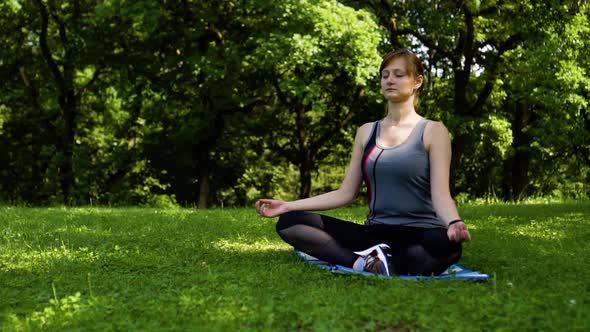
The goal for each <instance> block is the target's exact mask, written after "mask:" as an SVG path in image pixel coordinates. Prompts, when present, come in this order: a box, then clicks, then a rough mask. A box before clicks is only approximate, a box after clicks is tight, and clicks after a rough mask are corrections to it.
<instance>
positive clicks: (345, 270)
mask: <svg viewBox="0 0 590 332" xmlns="http://www.w3.org/2000/svg"><path fill="white" fill-rule="evenodd" d="M295 254H297V256H298V257H299V258H301V259H303V260H304V261H306V262H308V263H310V264H312V265H314V266H317V267H319V268H322V269H324V270H328V271H330V272H333V273H337V274H360V275H364V276H373V277H374V276H378V277H381V278H400V279H409V280H429V279H443V280H480V281H485V280H488V279H489V278H490V276H489V275H487V274H485V273H481V272H479V271H473V270H469V269H466V268H464V267H462V266H461V265H459V264H453V265H451V266H450V267H449V268H448V269H447V270H446V271H445V272H443V273H441V274H439V275H436V276H409V275H396V276H391V277H386V276H382V275H376V274H373V273H369V272H362V271H355V270H353V269H351V268H349V267H346V266H342V265H335V264H331V263H328V262H325V261H322V260H319V259H317V258H315V257H313V256H310V255H308V254H306V253H304V252H301V251H299V250H297V249H295Z"/></svg>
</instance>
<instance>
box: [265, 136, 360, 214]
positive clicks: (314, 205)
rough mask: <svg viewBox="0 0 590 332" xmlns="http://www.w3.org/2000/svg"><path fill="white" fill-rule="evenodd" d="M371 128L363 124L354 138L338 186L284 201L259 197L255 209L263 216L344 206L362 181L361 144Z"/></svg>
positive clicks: (350, 200) (351, 198) (354, 195)
mask: <svg viewBox="0 0 590 332" xmlns="http://www.w3.org/2000/svg"><path fill="white" fill-rule="evenodd" d="M370 130H371V124H364V125H363V126H361V127H360V128H359V129H358V130H357V132H356V136H355V139H354V146H353V149H352V156H351V158H350V164H349V165H348V169H347V170H346V175H345V176H344V180H343V181H342V184H341V185H340V187H339V188H338V189H336V190H333V191H330V192H327V193H325V194H321V195H318V196H314V197H310V198H304V199H300V200H296V201H291V202H285V201H281V200H274V199H259V200H258V201H257V202H256V211H257V212H258V213H259V214H260V215H262V216H265V217H275V216H278V215H280V214H283V213H285V212H289V211H318V210H329V209H334V208H337V207H341V206H345V205H348V204H350V203H352V201H353V200H354V198H355V197H356V194H357V193H358V191H359V188H360V185H361V182H362V172H361V159H362V155H363V144H364V142H365V140H366V138H367V137H368V134H369V132H370Z"/></svg>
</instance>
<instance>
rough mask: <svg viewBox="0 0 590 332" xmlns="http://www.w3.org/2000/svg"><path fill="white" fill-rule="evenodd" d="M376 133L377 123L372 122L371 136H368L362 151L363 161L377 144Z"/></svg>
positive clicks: (377, 129)
mask: <svg viewBox="0 0 590 332" xmlns="http://www.w3.org/2000/svg"><path fill="white" fill-rule="evenodd" d="M378 131H379V121H375V122H373V129H371V136H369V139H368V140H367V142H366V143H365V146H364V149H363V160H365V158H366V157H367V154H369V152H371V149H372V148H373V146H375V145H376V144H377V132H378Z"/></svg>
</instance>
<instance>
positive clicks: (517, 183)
mask: <svg viewBox="0 0 590 332" xmlns="http://www.w3.org/2000/svg"><path fill="white" fill-rule="evenodd" d="M515 112H516V114H515V117H514V122H513V124H512V137H513V141H512V144H513V147H514V157H513V160H512V197H511V198H512V200H522V199H523V198H525V197H526V188H527V187H528V185H529V175H528V170H529V163H530V159H531V153H530V146H529V145H530V142H531V137H530V135H529V134H528V133H527V132H526V130H525V129H526V128H527V127H528V126H529V125H530V120H531V111H530V109H529V107H528V105H527V104H526V103H525V102H519V103H518V104H517V105H516V109H515Z"/></svg>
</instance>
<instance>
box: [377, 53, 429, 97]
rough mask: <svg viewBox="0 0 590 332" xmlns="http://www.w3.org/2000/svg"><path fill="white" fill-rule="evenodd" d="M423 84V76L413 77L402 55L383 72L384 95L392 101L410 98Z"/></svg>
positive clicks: (392, 61) (382, 85)
mask: <svg viewBox="0 0 590 332" xmlns="http://www.w3.org/2000/svg"><path fill="white" fill-rule="evenodd" d="M421 84H422V76H418V77H416V78H415V77H413V76H412V74H411V73H410V72H408V69H407V65H406V60H405V59H404V58H402V57H397V58H395V59H393V60H391V61H390V62H389V63H388V64H387V65H386V66H385V68H383V71H382V72H381V88H382V89H383V96H384V97H385V98H386V99H387V100H390V101H392V102H403V101H406V100H408V99H409V98H410V97H411V96H413V95H414V92H415V91H416V89H418V87H420V85H421Z"/></svg>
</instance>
